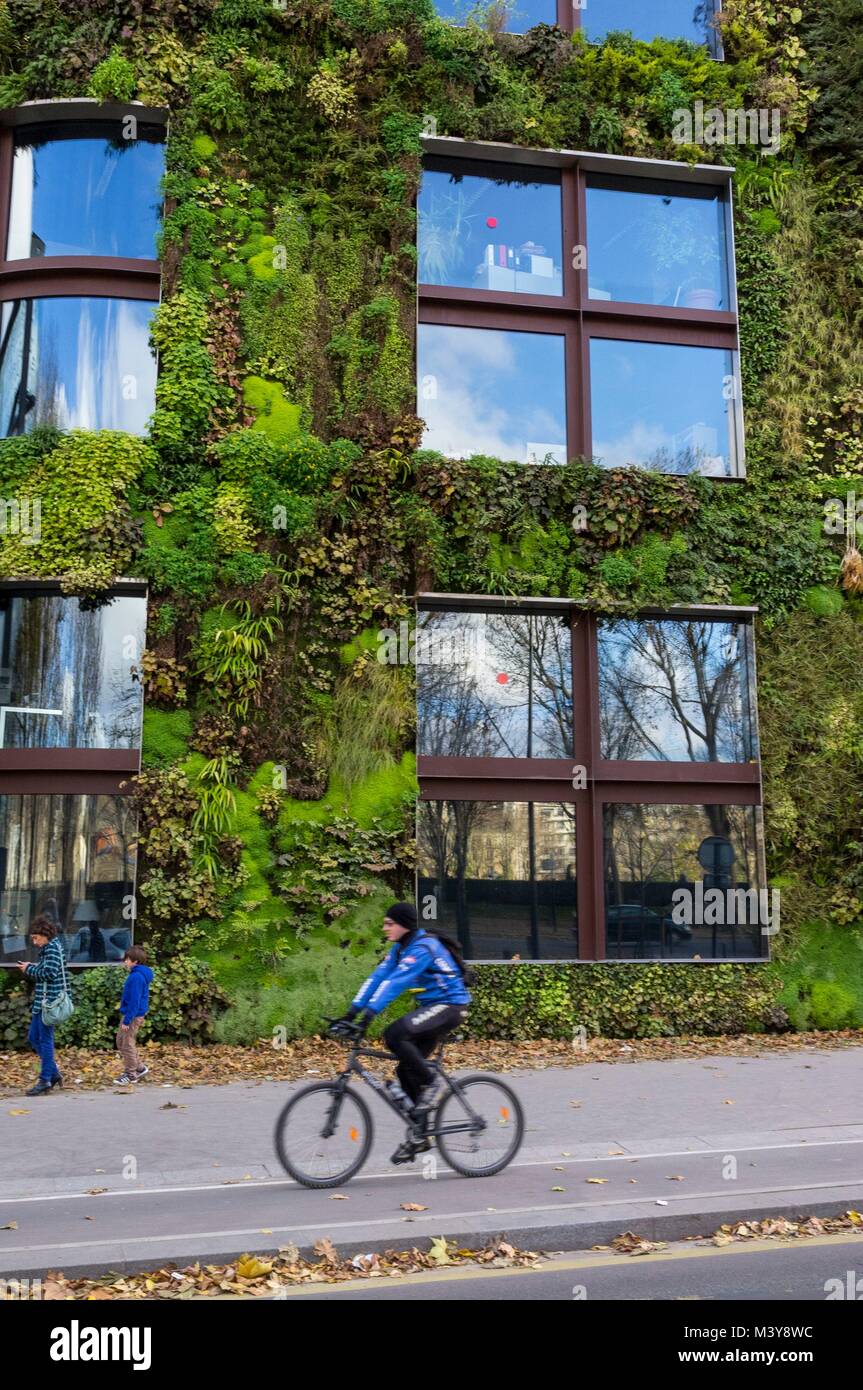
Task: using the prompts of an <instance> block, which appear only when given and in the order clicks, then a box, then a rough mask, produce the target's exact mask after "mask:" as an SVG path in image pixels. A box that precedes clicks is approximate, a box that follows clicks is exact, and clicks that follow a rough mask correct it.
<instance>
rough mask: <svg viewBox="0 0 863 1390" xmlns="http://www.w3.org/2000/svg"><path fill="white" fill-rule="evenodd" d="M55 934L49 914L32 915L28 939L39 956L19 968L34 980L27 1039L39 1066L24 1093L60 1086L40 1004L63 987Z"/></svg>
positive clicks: (51, 1035) (35, 1093)
mask: <svg viewBox="0 0 863 1390" xmlns="http://www.w3.org/2000/svg"><path fill="white" fill-rule="evenodd" d="M58 933H59V927H57V926H56V925H55V924H54V922H52V921H51V919H50V917H34V918H33V921H32V922H31V924H30V940H31V941H32V942H33V945H34V946H35V947H36V948H37V949H38V951H39V959H38V960H37V961H36V962H35V963H30V964H27V963H25V962H24V961H19V963H18V969H19V970H22V971H23V972H24V974H25V975H27V976H29V978H30V979H31V980H35V981H36V990H35V992H34V994H33V1017H32V1019H31V1021H30V1032H29V1034H28V1036H27V1041H28V1042H29V1043H30V1046H31V1047H32V1048H33V1051H34V1052H38V1054H39V1060H40V1062H41V1067H40V1069H39V1080H38V1081H37V1082H36V1085H35V1086H33V1087H32V1089H31V1090H29V1091H28V1092H27V1095H28V1096H44V1095H47V1094H48V1092H49V1091H52V1090H53V1089H54V1087H55V1086H62V1085H63V1078H62V1076H61V1075H60V1072H59V1070H58V1068H57V1062H56V1060H55V1057H54V1027H53V1024H52V1025H51V1026H50V1027H49V1026H48V1025H47V1024H45V1023H44V1022H43V1019H42V1009H43V1007H44V1006H45V1005H46V1004H50V1003H51V1002H52V1001H54V1000H55V999H57V998H58V997H59V996H60V995H61V994H63V993H64V991H65V989H66V963H65V957H64V954H63V942H62V941H61V939H60V936H59V935H58Z"/></svg>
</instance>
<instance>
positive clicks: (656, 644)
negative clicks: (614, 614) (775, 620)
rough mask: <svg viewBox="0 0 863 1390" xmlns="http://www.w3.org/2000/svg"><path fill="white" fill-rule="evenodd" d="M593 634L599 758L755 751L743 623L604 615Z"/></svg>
mask: <svg viewBox="0 0 863 1390" xmlns="http://www.w3.org/2000/svg"><path fill="white" fill-rule="evenodd" d="M597 640H598V646H599V694H600V751H601V755H602V757H603V758H610V759H613V760H621V759H646V760H651V761H671V762H736V763H739V762H746V761H748V760H749V759H750V758H752V757H754V756H755V750H754V749H753V747H752V739H751V720H750V710H749V672H750V666H749V643H750V641H751V633H750V629H749V628H748V626H746V625H744V624H742V623H723V622H696V621H672V620H670V619H668V620H663V621H659V620H656V621H641V622H635V621H630V620H620V621H613V620H611V619H605V620H602V621H600V623H599V626H598V635H597Z"/></svg>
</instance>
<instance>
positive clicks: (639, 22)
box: [580, 0, 716, 45]
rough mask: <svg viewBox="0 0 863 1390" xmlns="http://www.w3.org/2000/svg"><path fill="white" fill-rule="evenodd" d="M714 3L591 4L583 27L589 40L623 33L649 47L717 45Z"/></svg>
mask: <svg viewBox="0 0 863 1390" xmlns="http://www.w3.org/2000/svg"><path fill="white" fill-rule="evenodd" d="M715 9H716V6H715V4H714V3H713V0H650V3H649V4H645V0H589V3H588V4H585V5H584V6H583V7H582V8H581V11H580V14H581V27H582V30H583V32H584V33H585V34H586V36H587V37H588V38H589V39H592V40H596V41H599V40H601V39H604V38H605V36H606V34H611V33H616V32H617V31H623V32H625V33H630V34H632V36H633V38H635V39H643V40H644V41H645V42H647V43H649V42H650V40H651V39H655V38H666V39H688V40H689V41H690V43H710V44H711V45H713V43H714V35H715V32H716V31H715V29H714V27H713V16H714V11H715Z"/></svg>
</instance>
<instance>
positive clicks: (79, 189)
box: [6, 121, 165, 261]
mask: <svg viewBox="0 0 863 1390" xmlns="http://www.w3.org/2000/svg"><path fill="white" fill-rule="evenodd" d="M163 141H164V130H163V129H162V128H161V127H158V126H147V125H144V124H138V126H137V139H135V140H128V139H124V138H123V127H122V123H121V122H120V121H115V122H104V121H101V122H99V121H97V122H91V121H87V122H84V121H76V122H74V123H71V124H67V125H33V126H23V127H19V128H18V129H17V130H16V132H15V155H14V162H13V166H12V199H11V209H10V216H9V236H8V243H7V251H6V255H7V258H8V259H9V260H10V261H12V260H19V259H21V258H26V257H29V256H122V257H127V258H132V259H148V260H153V259H155V257H156V254H157V251H156V237H157V234H158V231H159V223H160V217H161V201H162V196H161V192H160V186H161V180H162V175H163V173H164V166H165V149H164V144H163Z"/></svg>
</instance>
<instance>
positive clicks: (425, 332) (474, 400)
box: [417, 323, 567, 464]
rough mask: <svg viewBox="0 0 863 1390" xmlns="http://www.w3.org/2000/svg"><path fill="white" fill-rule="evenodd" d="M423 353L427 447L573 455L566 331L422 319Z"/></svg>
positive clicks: (537, 457)
mask: <svg viewBox="0 0 863 1390" xmlns="http://www.w3.org/2000/svg"><path fill="white" fill-rule="evenodd" d="M417 358H418V371H419V391H418V403H417V413H418V414H419V415H420V416H421V417H422V418H423V419H424V420H425V422H426V430H425V434H424V436H423V444H424V447H425V448H427V449H434V450H436V451H437V452H439V453H441V454H446V455H447V456H448V457H450V458H469V457H470V456H471V455H472V454H484V455H487V456H488V457H490V458H499V459H503V460H509V461H513V462H515V463H554V464H559V463H566V457H567V453H566V400H565V389H564V340H563V337H562V336H561V335H559V334H552V333H517V332H516V333H513V332H509V331H505V330H502V329H497V328H450V327H447V326H444V325H443V324H431V323H421V324H420V325H419V330H418V335H417Z"/></svg>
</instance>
